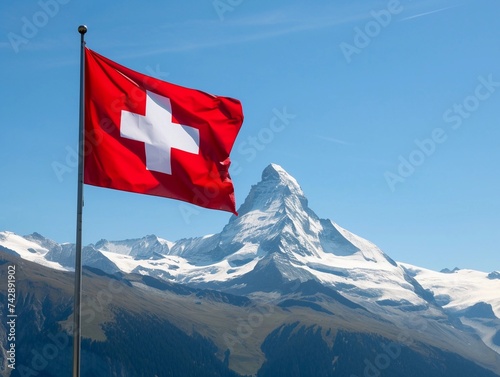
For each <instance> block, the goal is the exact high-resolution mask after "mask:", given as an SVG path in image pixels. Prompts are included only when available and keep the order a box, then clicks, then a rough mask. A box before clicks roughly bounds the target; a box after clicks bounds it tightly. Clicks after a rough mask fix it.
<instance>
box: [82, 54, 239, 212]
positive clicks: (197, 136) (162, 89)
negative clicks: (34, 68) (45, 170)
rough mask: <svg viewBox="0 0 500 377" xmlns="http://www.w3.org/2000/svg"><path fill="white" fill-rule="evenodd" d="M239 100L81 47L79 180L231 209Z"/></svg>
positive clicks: (219, 208)
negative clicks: (173, 81) (82, 161)
mask: <svg viewBox="0 0 500 377" xmlns="http://www.w3.org/2000/svg"><path fill="white" fill-rule="evenodd" d="M242 123H243V112H242V107H241V103H240V102H239V101H238V100H235V99H232V98H228V97H219V96H214V95H211V94H207V93H204V92H202V91H199V90H194V89H189V88H184V87H182V86H178V85H174V84H170V83H168V82H165V81H161V80H158V79H155V78H153V77H150V76H146V75H143V74H141V73H138V72H135V71H133V70H131V69H128V68H126V67H123V66H121V65H119V64H117V63H115V62H113V61H111V60H109V59H107V58H105V57H104V56H101V55H99V54H97V53H96V52H94V51H91V50H90V49H88V48H86V49H85V164H84V167H85V169H84V183H86V184H89V185H94V186H100V187H107V188H112V189H117V190H123V191H130V192H136V193H140V194H147V195H156V196H163V197H167V198H172V199H178V200H183V201H186V202H190V203H193V204H196V205H199V206H201V207H206V208H212V209H218V210H223V211H229V212H233V213H235V214H236V206H235V199H234V187H233V183H232V181H231V178H230V176H229V172H228V169H229V165H230V159H229V153H230V152H231V149H232V147H233V144H234V141H235V139H236V136H237V134H238V131H239V130H240V128H241V125H242Z"/></svg>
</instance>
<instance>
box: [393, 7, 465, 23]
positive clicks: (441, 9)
mask: <svg viewBox="0 0 500 377" xmlns="http://www.w3.org/2000/svg"><path fill="white" fill-rule="evenodd" d="M457 6H458V5H454V6H451V7H446V8H440V9H435V10H431V11H429V12H424V13H419V14H415V15H413V16H408V17H405V18H402V19H401V20H399V21H400V22H401V21H408V20H413V19H415V18H420V17H424V16H428V15H430V14H434V13H438V12H443V11H445V10H448V9H452V8H456V7H457Z"/></svg>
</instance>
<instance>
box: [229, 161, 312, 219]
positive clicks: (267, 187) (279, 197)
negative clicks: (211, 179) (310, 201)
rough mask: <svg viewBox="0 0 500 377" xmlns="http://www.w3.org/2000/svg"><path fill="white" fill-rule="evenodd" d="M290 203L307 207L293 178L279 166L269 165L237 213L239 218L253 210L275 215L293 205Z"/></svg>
mask: <svg viewBox="0 0 500 377" xmlns="http://www.w3.org/2000/svg"><path fill="white" fill-rule="evenodd" d="M292 202H295V203H294V204H295V206H297V205H298V206H300V207H307V199H306V198H305V196H304V192H303V191H302V189H301V188H300V186H299V184H298V183H297V181H296V180H295V178H293V177H292V176H291V175H289V174H288V173H287V172H286V171H285V169H283V168H282V167H281V166H279V165H276V164H270V165H269V166H268V167H266V168H265V169H264V171H263V173H262V180H261V181H260V182H259V183H257V184H256V185H253V186H252V188H251V190H250V193H249V194H248V196H247V198H246V199H245V202H244V203H243V205H242V206H241V207H240V208H239V209H238V213H239V214H240V217H241V216H243V215H245V214H247V213H249V212H251V211H255V210H258V211H262V212H271V213H275V212H277V211H280V210H281V211H283V210H285V207H287V205H293V203H292ZM302 209H303V208H298V210H302Z"/></svg>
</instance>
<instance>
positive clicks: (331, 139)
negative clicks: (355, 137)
mask: <svg viewBox="0 0 500 377" xmlns="http://www.w3.org/2000/svg"><path fill="white" fill-rule="evenodd" d="M316 137H318V138H319V139H321V140H325V141H329V142H331V143H335V144H340V145H354V144H353V143H350V142H348V141H345V140H340V139H337V138H334V137H330V136H323V135H316Z"/></svg>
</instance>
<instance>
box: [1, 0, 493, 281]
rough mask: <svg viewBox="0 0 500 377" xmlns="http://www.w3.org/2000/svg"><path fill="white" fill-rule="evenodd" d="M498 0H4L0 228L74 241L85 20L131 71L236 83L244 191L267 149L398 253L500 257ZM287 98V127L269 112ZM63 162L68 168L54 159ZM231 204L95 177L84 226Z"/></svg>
mask: <svg viewBox="0 0 500 377" xmlns="http://www.w3.org/2000/svg"><path fill="white" fill-rule="evenodd" d="M499 11H500V3H499V2H498V1H495V0H483V1H479V2H478V1H471V0H469V1H467V0H455V1H448V0H433V1H425V0H423V1H416V0H411V1H410V0H401V1H398V0H391V1H385V0H384V1H374V0H363V1H361V0H349V1H347V0H345V1H344V0H339V1H326V0H325V1H323V0H318V1H314V2H307V1H273V2H255V1H249V0H220V1H213V0H203V1H201V0H198V1H192V0H187V1H182V2H176V5H175V6H173V5H170V4H169V3H168V2H164V1H149V2H140V1H122V2H120V3H119V5H117V3H111V2H102V1H99V2H98V1H86V2H77V1H76V0H73V1H71V0H69V1H68V0H46V1H44V0H41V1H24V2H19V1H13V0H7V1H3V2H2V3H1V4H0V20H1V22H0V35H1V38H0V55H1V59H0V72H1V73H0V75H1V83H2V85H1V86H0V91H1V98H2V107H1V109H2V136H1V139H0V160H1V161H2V163H1V164H0V177H1V182H2V183H1V185H0V203H1V205H0V209H1V211H0V230H10V231H13V232H16V233H18V234H29V233H32V232H35V231H37V232H39V233H41V234H43V235H45V236H47V237H49V238H52V239H54V240H56V241H58V242H74V238H75V213H76V178H77V177H76V175H77V173H76V166H75V160H74V158H75V151H76V145H77V128H78V95H79V92H78V90H79V89H78V85H79V38H80V36H79V34H78V33H77V27H78V25H80V24H82V23H85V24H87V26H88V27H89V32H88V33H87V35H86V40H87V46H88V47H89V48H91V49H93V50H95V51H97V52H99V53H101V54H103V55H105V56H107V57H109V58H110V59H112V60H115V61H117V62H119V63H120V64H123V65H126V66H128V67H130V68H132V69H135V70H137V71H140V72H143V73H146V74H150V75H152V76H155V77H158V78H160V79H165V80H167V81H171V82H173V83H176V84H179V85H183V86H188V87H193V88H197V89H201V90H204V91H207V92H211V93H214V94H219V95H225V96H231V97H235V98H238V99H240V100H241V101H242V103H243V108H244V112H245V123H244V125H243V128H242V131H241V132H240V135H239V136H238V139H237V141H236V144H235V147H234V149H233V153H232V156H231V157H232V160H233V166H232V169H231V172H232V175H233V181H234V184H235V190H236V199H237V206H239V205H241V204H242V203H243V200H244V199H245V196H246V195H247V194H248V192H249V190H250V187H251V185H252V184H255V183H256V182H258V181H259V180H260V175H261V172H262V170H263V169H264V168H265V167H266V166H267V165H268V164H269V163H271V162H275V163H278V164H280V165H282V166H283V167H284V168H285V169H286V170H287V171H288V172H289V173H290V174H292V175H293V176H294V177H295V178H296V179H297V180H298V181H299V183H300V184H301V186H302V188H303V190H304V192H305V194H306V196H307V197H308V198H309V204H310V207H311V208H312V209H313V210H314V211H316V213H317V214H318V215H319V216H320V217H322V218H330V219H332V220H334V221H335V222H337V223H338V224H340V225H341V226H343V227H345V228H347V229H349V230H350V231H352V232H354V233H356V234H358V235H360V236H362V237H364V238H367V239H369V240H371V241H373V242H374V243H376V244H377V245H378V246H380V247H381V248H382V249H383V250H384V251H385V252H386V253H388V254H389V255H390V256H391V257H393V258H394V259H396V260H398V261H404V262H408V263H413V264H416V265H420V266H422V267H427V268H432V269H437V270H439V269H441V268H444V267H454V266H459V267H462V268H475V269H479V270H484V271H491V270H495V269H496V270H500V259H499V258H498V255H499V253H500V246H499V242H498V241H497V237H498V227H499V225H500V196H499V195H498V193H499V192H500V179H499V174H498V163H499V162H500V150H499V148H498V145H499V139H500V131H499V127H498V126H499V125H500V106H499V103H500V43H499V42H498V41H499V40H500V28H498V14H499ZM277 112H278V113H286V114H288V115H289V118H288V119H287V123H286V124H284V127H281V128H280V129H279V130H277V131H273V130H272V129H271V128H270V122H271V120H272V119H273V117H274V116H276V115H275V114H276V113H277ZM54 166H58V167H61V166H65V167H66V168H65V169H64V170H63V171H62V172H61V171H59V173H57V172H56V171H55V170H54ZM230 216H231V215H230V214H229V213H225V212H218V211H210V210H206V209H202V208H198V207H193V206H189V205H188V204H182V203H181V202H177V201H172V200H168V199H162V198H157V197H149V196H143V195H136V194H130V193H125V192H118V191H114V190H106V189H100V188H95V187H90V186H86V187H85V209H84V242H85V243H86V244H87V243H91V242H96V241H98V240H99V239H101V238H107V239H111V240H117V239H125V238H135V237H142V236H144V235H146V234H156V235H158V236H160V237H163V238H166V239H169V240H177V239H179V238H183V237H191V236H201V235H205V234H210V233H215V232H219V231H220V230H221V229H222V227H223V226H224V225H225V224H226V222H227V221H228V220H229V218H230Z"/></svg>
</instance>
